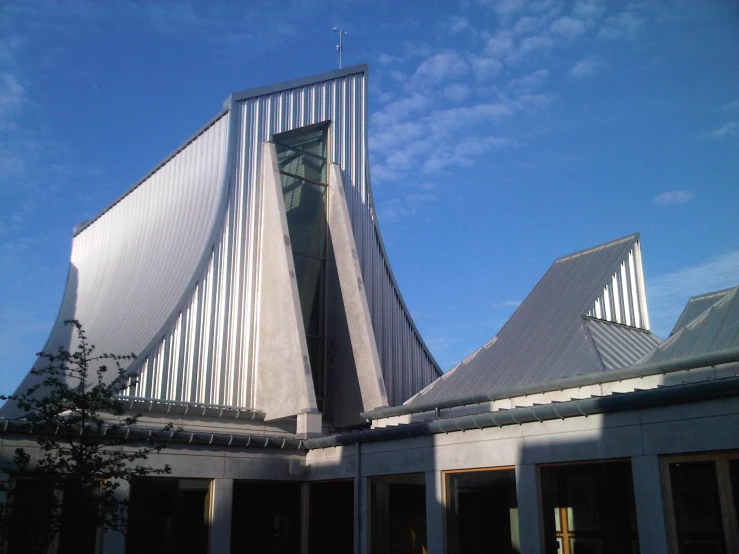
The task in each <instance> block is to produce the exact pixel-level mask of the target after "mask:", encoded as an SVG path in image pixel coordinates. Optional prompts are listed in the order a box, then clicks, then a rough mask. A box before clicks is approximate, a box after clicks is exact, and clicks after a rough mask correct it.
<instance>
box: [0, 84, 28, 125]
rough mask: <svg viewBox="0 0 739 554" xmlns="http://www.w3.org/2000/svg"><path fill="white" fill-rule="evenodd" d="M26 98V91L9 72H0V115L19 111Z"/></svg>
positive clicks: (4, 115)
mask: <svg viewBox="0 0 739 554" xmlns="http://www.w3.org/2000/svg"><path fill="white" fill-rule="evenodd" d="M25 100H26V91H25V89H24V88H23V85H21V84H20V83H19V82H18V79H16V77H15V76H14V75H12V74H10V73H3V74H0V117H3V118H4V117H7V116H9V115H12V114H14V113H16V112H17V111H19V110H20V109H21V107H22V106H23V104H24V102H25Z"/></svg>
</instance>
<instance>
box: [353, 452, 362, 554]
mask: <svg viewBox="0 0 739 554" xmlns="http://www.w3.org/2000/svg"><path fill="white" fill-rule="evenodd" d="M356 445H357V448H356V455H357V460H356V467H355V469H354V554H360V544H361V541H360V538H359V532H360V530H361V518H362V502H361V498H360V494H361V491H362V482H361V477H360V476H361V474H362V443H360V442H357V443H356Z"/></svg>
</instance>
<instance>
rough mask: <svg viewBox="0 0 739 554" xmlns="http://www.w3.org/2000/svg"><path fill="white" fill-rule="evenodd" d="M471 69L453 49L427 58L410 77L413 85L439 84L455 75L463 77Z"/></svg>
mask: <svg viewBox="0 0 739 554" xmlns="http://www.w3.org/2000/svg"><path fill="white" fill-rule="evenodd" d="M469 71H470V68H469V65H468V64H467V62H466V61H464V60H463V59H462V58H461V57H460V56H459V54H457V53H456V52H452V51H447V52H441V53H439V54H435V55H433V56H431V57H429V58H426V59H425V60H424V61H423V62H421V64H420V65H419V66H418V68H417V69H416V72H415V73H414V74H413V77H411V79H410V84H411V86H418V85H425V84H437V83H441V82H442V81H446V80H448V79H452V78H455V77H462V76H464V75H466V74H468V73H469Z"/></svg>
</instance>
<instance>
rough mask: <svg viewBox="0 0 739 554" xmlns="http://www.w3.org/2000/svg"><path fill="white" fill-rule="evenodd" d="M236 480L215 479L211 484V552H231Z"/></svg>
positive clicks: (223, 553) (224, 553)
mask: <svg viewBox="0 0 739 554" xmlns="http://www.w3.org/2000/svg"><path fill="white" fill-rule="evenodd" d="M233 496H234V480H233V479H213V482H212V483H211V485H210V550H209V551H208V552H209V554H229V553H230V552H231V508H232V506H233Z"/></svg>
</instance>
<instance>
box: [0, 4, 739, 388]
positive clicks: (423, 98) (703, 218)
mask: <svg viewBox="0 0 739 554" xmlns="http://www.w3.org/2000/svg"><path fill="white" fill-rule="evenodd" d="M738 21H739V4H737V3H735V2H728V1H710V0H702V1H697V0H695V1H693V0H691V1H667V0H662V1H659V0H649V1H633V2H628V1H624V2H605V1H590V0H583V1H575V2H547V1H540V0H532V1H522V0H500V1H493V0H487V1H485V0H468V1H462V2H458V3H454V2H451V1H430V0H425V1H423V2H422V1H420V0H418V1H401V0H397V1H392V2H391V1H386V2H382V1H360V0H356V1H350V0H346V1H331V0H296V1H288V0H272V1H269V2H258V1H253V2H220V3H219V2H216V1H208V2H205V1H203V2H186V1H181V2H168V1H165V0H159V1H156V2H144V1H130V2H123V1H115V0H108V1H105V2H102V1H99V2H96V1H75V0H65V1H64V2H62V1H56V0H55V1H48V2H41V1H30V0H29V1H21V0H10V1H9V2H8V1H7V0H6V2H4V3H3V4H2V5H0V391H1V392H9V391H12V390H13V389H14V388H15V386H16V385H17V383H18V382H19V381H20V379H21V378H22V376H23V375H24V374H25V372H26V371H27V369H28V368H29V367H30V365H31V364H32V362H33V360H34V353H35V352H36V351H38V350H40V349H41V348H42V347H43V345H44V342H45V340H46V336H47V334H48V332H49V330H50V328H51V325H52V323H53V321H54V319H55V317H56V312H57V310H58V307H59V303H60V300H61V296H62V291H63V288H64V283H65V279H66V272H67V264H68V259H69V252H70V246H71V238H72V229H73V227H74V226H75V225H76V224H77V223H79V222H80V221H82V220H85V219H88V218H90V217H91V216H94V215H95V214H97V213H98V212H100V211H101V210H102V209H103V208H104V207H105V206H107V205H108V204H109V203H110V202H112V201H113V200H115V199H116V198H117V197H118V196H119V195H120V194H121V193H122V192H124V191H125V190H126V189H128V188H129V187H130V186H131V185H132V184H133V183H135V182H136V181H137V180H138V179H139V178H140V177H142V176H143V175H144V174H146V173H147V171H148V170H149V169H151V168H152V167H153V166H154V165H155V164H156V163H157V162H158V161H160V160H161V159H162V158H163V157H165V156H166V155H167V154H168V153H169V152H171V151H172V150H173V149H175V148H176V147H177V146H178V145H179V144H180V143H182V142H183V141H185V140H186V139H187V138H188V137H189V136H190V135H191V134H192V133H194V132H195V131H196V130H197V129H198V128H199V127H200V126H201V125H203V124H204V123H205V122H206V121H207V120H208V119H210V118H211V117H212V116H213V115H215V113H216V112H217V111H218V110H219V108H220V107H221V105H222V102H223V100H224V99H225V98H226V97H227V96H228V94H229V93H230V92H232V91H236V90H242V89H246V88H251V87H255V86H260V85H265V84H270V83H274V82H278V81H283V80H287V79H291V78H295V77H299V76H303V75H310V74H314V73H319V72H323V71H327V70H330V69H334V68H336V67H337V65H338V57H337V53H336V49H335V45H336V42H337V37H336V35H335V34H334V33H333V32H332V27H333V26H334V25H337V26H339V27H340V28H342V29H345V30H346V31H347V32H348V35H347V36H346V38H345V42H344V65H345V66H346V65H352V64H357V63H369V64H370V93H371V94H370V156H371V164H372V168H371V175H372V183H373V187H374V194H375V201H376V204H377V210H378V214H379V219H380V226H381V229H382V232H383V236H384V240H385V245H386V247H387V249H388V252H389V255H390V260H391V262H392V264H393V268H394V271H395V274H396V277H397V279H398V281H399V283H400V286H401V290H402V291H403V294H404V296H405V300H406V302H407V304H408V306H409V308H410V310H411V311H412V312H413V314H414V317H415V319H416V323H417V325H418V327H419V329H420V330H421V332H422V334H423V335H424V337H425V339H426V341H427V343H428V344H429V346H430V348H431V350H432V351H433V353H434V355H435V356H436V357H437V359H438V361H439V363H440V365H441V366H442V367H443V368H444V369H448V368H449V367H451V366H452V365H453V364H454V363H456V362H457V361H459V360H460V359H462V358H464V357H465V356H466V355H467V354H469V353H470V352H471V351H472V350H474V349H476V348H477V347H479V346H480V345H481V344H483V343H484V342H486V341H487V340H488V339H490V338H491V337H492V336H493V335H495V333H496V332H497V330H498V329H499V328H500V326H501V325H502V324H503V323H504V322H505V320H506V319H507V318H508V317H509V316H510V314H511V313H512V312H513V310H514V309H515V307H516V306H517V304H518V303H519V302H520V301H521V300H522V299H523V298H524V297H525V296H526V294H527V293H528V292H529V291H530V290H531V289H532V288H533V286H534V285H535V284H536V282H537V281H538V279H539V278H540V277H541V276H542V275H543V274H544V272H545V271H546V269H547V268H548V267H549V265H550V264H551V263H552V261H553V260H554V259H556V258H557V257H560V256H563V255H566V254H568V253H571V252H574V251H577V250H580V249H583V248H587V247H589V246H593V245H596V244H599V243H601V242H605V241H608V240H611V239H614V238H618V237H621V236H624V235H627V234H630V233H632V232H636V231H639V232H641V237H642V252H643V257H644V266H645V273H646V278H647V294H648V297H649V302H650V314H651V318H652V328H653V330H654V331H655V332H656V333H657V334H658V335H661V336H666V335H667V334H668V333H669V330H670V328H671V326H672V323H673V322H674V321H675V319H676V318H677V316H678V314H679V312H680V310H681V308H682V306H683V304H684V302H685V301H686V300H687V298H688V297H689V296H691V295H694V294H699V293H703V292H708V291H711V290H716V289H718V288H724V287H728V286H733V285H736V284H737V283H739V232H738V231H739V223H737V221H738V218H737V215H736V214H737V211H738V210H737V208H739V182H738V181H739V71H737V67H739V26H738V24H737V22H738ZM83 323H84V322H83ZM92 339H93V341H94V337H92Z"/></svg>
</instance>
